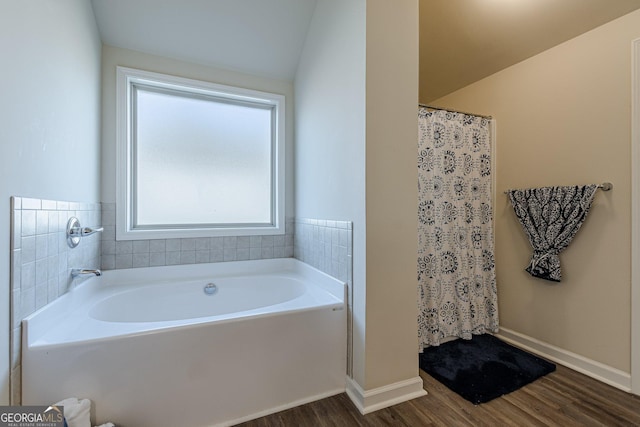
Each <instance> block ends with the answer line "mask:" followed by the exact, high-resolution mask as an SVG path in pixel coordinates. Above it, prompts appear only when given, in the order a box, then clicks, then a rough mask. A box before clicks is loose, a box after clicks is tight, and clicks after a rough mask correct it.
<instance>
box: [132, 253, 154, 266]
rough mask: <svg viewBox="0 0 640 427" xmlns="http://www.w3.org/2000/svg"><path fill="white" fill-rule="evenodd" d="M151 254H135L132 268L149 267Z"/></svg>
mask: <svg viewBox="0 0 640 427" xmlns="http://www.w3.org/2000/svg"><path fill="white" fill-rule="evenodd" d="M149 259H150V257H149V253H134V254H133V260H132V266H133V268H142V267H149Z"/></svg>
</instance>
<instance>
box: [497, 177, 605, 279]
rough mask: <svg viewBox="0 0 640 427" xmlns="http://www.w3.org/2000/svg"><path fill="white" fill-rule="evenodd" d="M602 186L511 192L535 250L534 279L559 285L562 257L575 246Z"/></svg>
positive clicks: (545, 188)
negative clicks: (577, 235)
mask: <svg viewBox="0 0 640 427" xmlns="http://www.w3.org/2000/svg"><path fill="white" fill-rule="evenodd" d="M597 188H598V186H597V185H595V184H593V185H583V186H568V187H542V188H531V189H527V190H509V191H508V192H507V193H508V195H509V200H511V204H512V205H513V210H514V211H515V213H516V216H517V217H518V220H519V221H520V224H522V227H523V228H524V231H525V233H526V234H527V237H529V243H531V247H532V248H533V255H532V256H531V263H529V266H528V267H527V268H526V270H527V272H529V274H531V275H532V276H534V277H539V278H541V279H545V280H551V281H554V282H559V281H560V279H561V277H562V275H561V271H560V258H559V257H558V254H559V253H560V252H561V251H562V250H563V249H564V248H566V247H567V246H569V243H571V240H573V237H574V236H575V235H576V233H577V232H578V230H579V229H580V226H581V225H582V223H583V222H584V220H585V218H586V217H587V213H588V212H589V208H590V207H591V202H592V201H593V196H594V194H595V192H596V190H597Z"/></svg>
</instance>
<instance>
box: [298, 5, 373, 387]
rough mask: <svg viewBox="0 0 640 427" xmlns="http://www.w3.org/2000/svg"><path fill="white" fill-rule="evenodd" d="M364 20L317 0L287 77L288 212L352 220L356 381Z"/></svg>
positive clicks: (361, 290) (360, 317) (362, 13)
mask: <svg viewBox="0 0 640 427" xmlns="http://www.w3.org/2000/svg"><path fill="white" fill-rule="evenodd" d="M365 20H366V1H365V0H356V1H346V2H345V1H342V0H319V1H318V3H317V5H316V10H315V13H314V15H313V20H312V22H311V25H310V27H309V32H308V34H307V40H306V43H305V47H304V50H303V52H302V55H301V58H300V63H299V64H298V71H297V73H296V79H295V96H296V103H295V104H296V110H295V118H296V123H295V129H296V147H295V213H296V217H298V218H317V219H331V220H340V221H352V222H353V286H354V293H355V295H354V301H353V304H354V313H353V314H354V328H353V354H354V377H355V378H356V379H357V380H358V381H363V380H364V340H365V324H364V323H365V311H364V309H365V306H364V305H365V256H366V254H365V231H366V230H365V182H364V181H365V78H366V75H365V66H366V64H365V46H366V40H365V38H366V32H365V27H366V25H365ZM361 384H362V383H361Z"/></svg>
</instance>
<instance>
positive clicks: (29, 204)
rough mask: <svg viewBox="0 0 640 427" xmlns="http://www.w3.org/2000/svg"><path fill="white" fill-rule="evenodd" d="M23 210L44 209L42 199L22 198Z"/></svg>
mask: <svg viewBox="0 0 640 427" xmlns="http://www.w3.org/2000/svg"><path fill="white" fill-rule="evenodd" d="M22 209H42V201H41V200H40V199H30V198H28V197H23V198H22Z"/></svg>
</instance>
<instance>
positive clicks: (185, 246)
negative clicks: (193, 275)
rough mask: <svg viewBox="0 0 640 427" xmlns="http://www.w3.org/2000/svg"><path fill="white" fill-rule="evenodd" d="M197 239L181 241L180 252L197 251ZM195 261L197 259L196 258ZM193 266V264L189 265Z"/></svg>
mask: <svg viewBox="0 0 640 427" xmlns="http://www.w3.org/2000/svg"><path fill="white" fill-rule="evenodd" d="M196 240H197V239H180V251H181V252H184V251H195V250H196ZM194 260H195V258H194ZM189 264H191V263H189Z"/></svg>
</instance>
